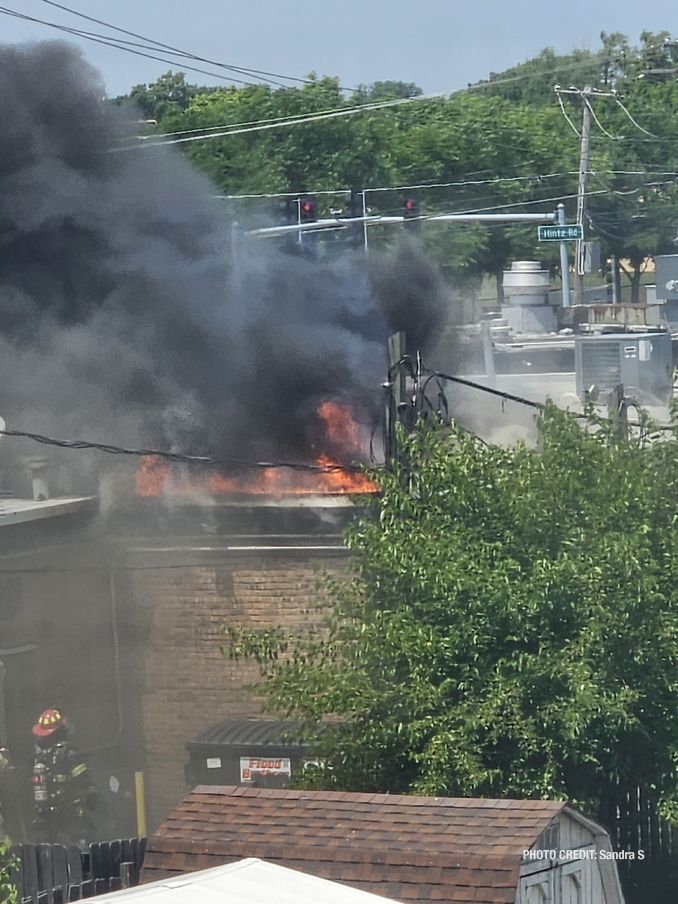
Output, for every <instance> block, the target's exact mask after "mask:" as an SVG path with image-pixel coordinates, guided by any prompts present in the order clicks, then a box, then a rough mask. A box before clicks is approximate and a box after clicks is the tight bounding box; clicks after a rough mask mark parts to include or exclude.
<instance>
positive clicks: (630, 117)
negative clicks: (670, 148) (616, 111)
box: [615, 97, 658, 138]
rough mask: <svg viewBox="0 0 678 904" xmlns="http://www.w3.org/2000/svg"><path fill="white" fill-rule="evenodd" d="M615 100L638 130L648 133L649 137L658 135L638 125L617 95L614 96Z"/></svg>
mask: <svg viewBox="0 0 678 904" xmlns="http://www.w3.org/2000/svg"><path fill="white" fill-rule="evenodd" d="M615 100H616V101H617V103H618V105H619V106H620V107H621V108H622V110H623V111H624V113H626V115H627V116H628V118H629V119H630V120H631V122H632V123H633V125H634V126H635V127H636V128H637V129H638V130H639V131H641V132H644V133H645V134H646V135H649V136H650V138H657V137H658V136H657V135H653V134H652V132H648V131H647V129H644V128H643V127H642V126H641V125H638V123H637V122H636V121H635V119H634V118H633V116H631V114H630V113H629V111H628V110H627V109H626V107H625V106H624V104H623V103H622V102H621V100H620V99H619V98H618V97H616V98H615Z"/></svg>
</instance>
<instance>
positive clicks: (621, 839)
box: [599, 788, 678, 904]
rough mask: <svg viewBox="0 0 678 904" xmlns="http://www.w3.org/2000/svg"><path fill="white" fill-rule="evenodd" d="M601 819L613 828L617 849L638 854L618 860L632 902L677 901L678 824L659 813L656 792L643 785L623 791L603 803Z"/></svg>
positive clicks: (634, 903)
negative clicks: (639, 854) (640, 857)
mask: <svg viewBox="0 0 678 904" xmlns="http://www.w3.org/2000/svg"><path fill="white" fill-rule="evenodd" d="M599 821H600V822H601V823H602V824H603V825H604V826H605V827H606V828H607V829H609V831H610V836H611V838H612V842H613V845H614V847H615V848H616V850H618V851H629V852H633V853H634V855H635V858H634V859H633V860H631V859H627V860H626V859H625V860H618V861H617V869H618V871H619V877H620V879H621V882H622V886H623V888H624V893H625V895H626V900H627V902H628V904H647V901H652V902H653V904H664V902H666V904H675V901H676V887H678V826H675V825H673V824H672V823H670V822H668V821H667V820H666V819H663V818H662V817H661V816H659V814H658V813H657V801H656V795H653V794H652V793H651V792H650V791H647V790H645V789H643V788H632V789H631V790H629V791H626V792H622V791H621V790H619V791H618V792H617V794H616V795H615V798H614V799H608V800H607V801H605V802H604V804H603V805H602V806H601V808H600V812H599ZM639 851H642V852H643V859H642V860H640V859H639V858H638V852H639Z"/></svg>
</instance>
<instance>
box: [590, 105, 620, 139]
mask: <svg viewBox="0 0 678 904" xmlns="http://www.w3.org/2000/svg"><path fill="white" fill-rule="evenodd" d="M582 96H583V95H582ZM584 103H585V104H586V106H587V107H588V109H589V112H590V114H591V116H592V117H593V121H594V122H595V124H596V125H597V126H598V128H599V129H600V131H601V132H602V133H603V135H606V136H607V137H608V138H609V139H610V140H611V141H623V140H624V136H623V135H612V134H611V133H610V132H608V131H607V129H606V128H605V127H604V126H603V124H602V123H601V121H600V120H599V119H598V117H597V116H596V111H595V110H594V109H593V104H592V103H591V101H590V100H589V99H588V97H584Z"/></svg>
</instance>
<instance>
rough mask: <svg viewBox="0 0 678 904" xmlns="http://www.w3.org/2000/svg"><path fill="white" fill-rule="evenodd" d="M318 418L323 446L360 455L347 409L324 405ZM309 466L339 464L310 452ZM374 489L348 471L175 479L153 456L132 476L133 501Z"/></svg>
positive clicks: (270, 471) (362, 476)
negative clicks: (138, 498)
mask: <svg viewBox="0 0 678 904" xmlns="http://www.w3.org/2000/svg"><path fill="white" fill-rule="evenodd" d="M318 416H319V417H320V419H321V421H322V422H323V424H324V431H325V443H326V444H327V446H329V447H330V448H331V449H332V450H335V451H339V450H341V451H342V453H343V456H342V457H346V458H351V457H357V456H358V455H359V454H360V451H361V442H360V430H359V427H358V425H357V424H356V422H355V420H354V419H353V413H352V411H351V407H350V405H348V404H347V403H345V402H331V401H327V402H323V403H322V404H321V405H320V406H319V408H318ZM315 454H316V457H315V462H314V464H316V465H318V466H319V467H326V468H332V467H334V466H335V465H338V462H337V461H335V460H334V459H333V458H332V456H331V455H330V454H328V452H326V451H318V450H315ZM375 491H376V487H375V486H374V484H373V483H372V482H371V481H370V480H369V478H368V477H367V476H366V475H365V474H361V473H359V472H358V471H350V470H340V469H338V470H328V471H310V470H309V471H296V470H293V469H291V468H257V469H251V470H247V471H243V473H242V474H238V475H237V476H235V477H226V476H225V475H223V474H219V473H217V472H203V473H194V474H192V475H191V476H190V477H187V476H185V475H184V476H182V475H180V474H175V473H174V472H173V470H172V467H171V465H170V464H169V463H168V462H166V461H164V460H163V459H162V458H160V457H159V456H156V455H149V456H146V457H144V458H142V459H141V464H140V465H139V469H138V471H137V474H136V493H137V496H160V495H161V494H163V493H170V494H172V495H182V496H183V495H196V494H200V493H208V494H211V495H234V494H241V495H257V496H259V495H261V496H274V497H282V496H300V495H316V494H317V495H323V494H327V493H356V494H357V493H374V492H375Z"/></svg>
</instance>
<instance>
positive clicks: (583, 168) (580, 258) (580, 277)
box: [556, 85, 615, 304]
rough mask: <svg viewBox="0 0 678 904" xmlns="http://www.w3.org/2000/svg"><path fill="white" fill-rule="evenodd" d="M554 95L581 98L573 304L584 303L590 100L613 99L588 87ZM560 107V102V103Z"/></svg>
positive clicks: (566, 90)
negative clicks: (580, 235)
mask: <svg viewBox="0 0 678 904" xmlns="http://www.w3.org/2000/svg"><path fill="white" fill-rule="evenodd" d="M556 94H557V95H558V97H559V98H560V95H561V94H576V95H577V96H578V97H581V100H582V104H583V115H582V124H581V148H580V152H579V183H578V186H577V224H578V225H579V226H581V228H582V238H581V239H577V247H576V249H575V255H574V303H575V304H583V303H584V265H585V260H584V258H585V253H586V252H585V249H584V237H585V236H584V227H585V222H584V221H585V220H586V189H587V186H588V180H589V157H590V155H591V119H592V115H593V108H592V107H591V100H592V98H594V97H614V96H615V95H614V94H613V93H612V92H602V91H595V90H594V89H593V88H592V87H591V86H590V85H587V86H586V87H585V88H561V87H560V86H556ZM561 105H562V101H561ZM563 113H564V115H565V117H566V119H567V120H568V122H569V123H570V125H571V126H572V128H573V129H574V130H575V132H576V131H577V130H576V127H575V126H574V124H573V123H572V122H571V121H570V119H569V117H568V116H567V113H565V109H564V108H563Z"/></svg>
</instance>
